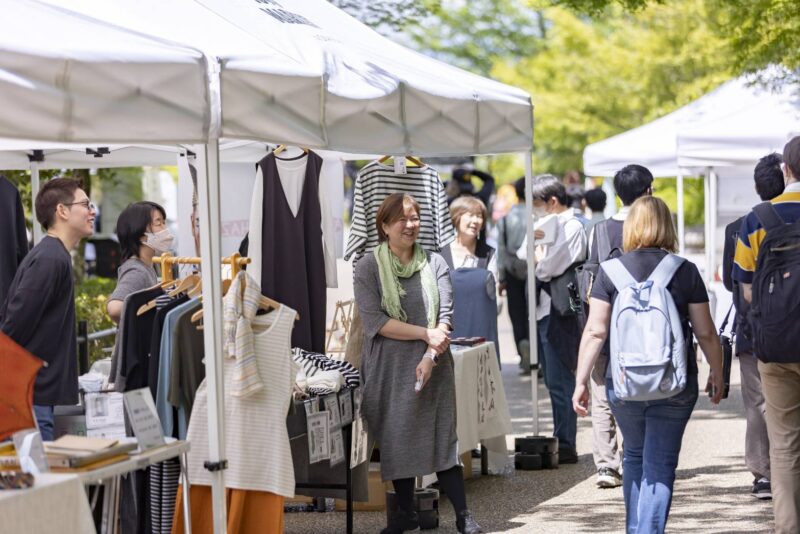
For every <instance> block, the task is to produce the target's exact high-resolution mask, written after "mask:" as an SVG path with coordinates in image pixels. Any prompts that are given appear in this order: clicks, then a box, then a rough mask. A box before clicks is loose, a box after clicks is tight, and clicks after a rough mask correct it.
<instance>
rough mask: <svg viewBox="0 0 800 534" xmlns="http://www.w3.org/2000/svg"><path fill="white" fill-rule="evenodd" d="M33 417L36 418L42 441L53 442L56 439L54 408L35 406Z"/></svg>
mask: <svg viewBox="0 0 800 534" xmlns="http://www.w3.org/2000/svg"><path fill="white" fill-rule="evenodd" d="M33 415H34V416H35V417H36V423H37V424H38V425H39V433H40V434H41V435H42V441H53V440H54V439H56V436H55V418H54V417H53V407H52V406H41V405H37V404H34V405H33Z"/></svg>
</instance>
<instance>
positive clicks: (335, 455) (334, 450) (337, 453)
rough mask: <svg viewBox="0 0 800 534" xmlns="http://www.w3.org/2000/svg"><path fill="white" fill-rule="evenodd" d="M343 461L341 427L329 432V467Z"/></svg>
mask: <svg viewBox="0 0 800 534" xmlns="http://www.w3.org/2000/svg"><path fill="white" fill-rule="evenodd" d="M342 462H344V434H343V433H342V429H341V428H337V429H336V430H334V431H333V432H332V433H331V467H333V466H335V465H339V464H340V463H342Z"/></svg>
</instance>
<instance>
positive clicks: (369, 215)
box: [344, 161, 455, 265]
mask: <svg viewBox="0 0 800 534" xmlns="http://www.w3.org/2000/svg"><path fill="white" fill-rule="evenodd" d="M392 193H407V194H409V195H411V196H412V197H414V199H415V200H416V201H417V202H419V205H420V211H421V213H420V219H421V221H420V232H419V239H418V242H419V244H420V245H421V246H422V248H424V249H426V250H429V251H431V252H439V251H440V250H441V249H442V248H444V247H445V246H446V245H449V244H450V243H451V242H452V241H453V240H455V231H454V229H453V223H452V222H451V219H450V210H449V209H448V206H447V196H446V195H445V193H444V186H443V185H442V182H441V180H439V173H438V172H437V171H436V169H434V168H432V167H430V166H428V165H425V166H423V167H408V169H407V170H406V173H405V174H395V173H394V167H391V166H389V165H382V164H380V163H378V162H377V161H373V162H372V163H370V164H368V165H367V166H366V167H364V168H363V169H361V172H359V173H358V177H357V178H356V184H355V192H354V195H353V221H352V226H351V227H350V236H349V238H348V240H347V249H346V250H345V253H344V259H345V260H349V259H350V258H351V257H352V256H355V259H354V260H353V265H355V264H356V263H357V262H358V260H360V259H361V257H362V256H364V254H366V253H367V252H370V251H371V250H372V249H374V248H375V247H377V246H378V229H377V228H376V227H375V218H376V216H377V214H378V208H380V206H381V203H382V202H383V201H384V199H385V198H386V197H387V196H389V195H390V194H392Z"/></svg>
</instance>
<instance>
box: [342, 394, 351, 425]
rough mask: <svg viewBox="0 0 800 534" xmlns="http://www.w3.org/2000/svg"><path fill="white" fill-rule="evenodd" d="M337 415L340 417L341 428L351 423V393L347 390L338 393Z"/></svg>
mask: <svg viewBox="0 0 800 534" xmlns="http://www.w3.org/2000/svg"><path fill="white" fill-rule="evenodd" d="M339 413H340V414H341V416H342V426H344V425H349V424H350V423H352V422H353V392H352V391H351V390H349V389H345V390H344V391H340V392H339Z"/></svg>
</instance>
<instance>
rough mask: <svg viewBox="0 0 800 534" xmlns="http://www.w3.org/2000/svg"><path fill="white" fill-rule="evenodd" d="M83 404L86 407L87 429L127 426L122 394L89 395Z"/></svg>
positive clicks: (85, 397)
mask: <svg viewBox="0 0 800 534" xmlns="http://www.w3.org/2000/svg"><path fill="white" fill-rule="evenodd" d="M83 403H84V405H85V406H86V428H87V429H89V430H92V429H95V428H103V427H109V426H115V425H116V426H123V427H124V426H125V415H124V408H123V406H122V393H87V394H86V395H85V396H84V397H83Z"/></svg>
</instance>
